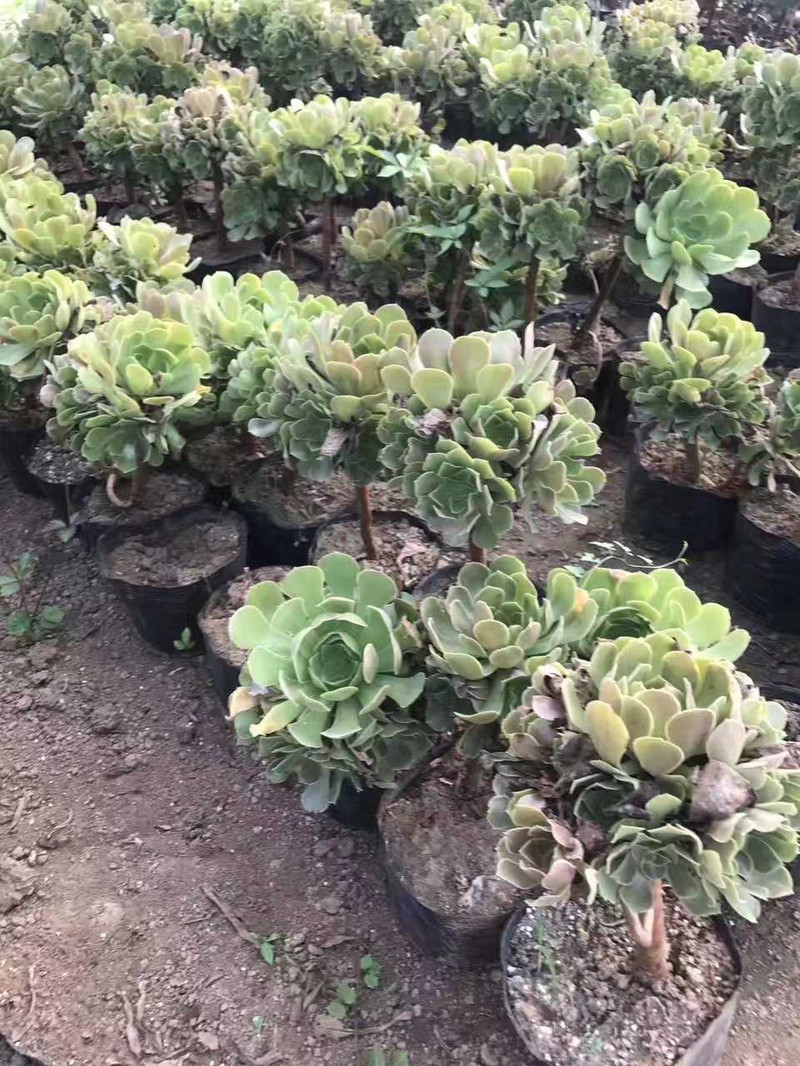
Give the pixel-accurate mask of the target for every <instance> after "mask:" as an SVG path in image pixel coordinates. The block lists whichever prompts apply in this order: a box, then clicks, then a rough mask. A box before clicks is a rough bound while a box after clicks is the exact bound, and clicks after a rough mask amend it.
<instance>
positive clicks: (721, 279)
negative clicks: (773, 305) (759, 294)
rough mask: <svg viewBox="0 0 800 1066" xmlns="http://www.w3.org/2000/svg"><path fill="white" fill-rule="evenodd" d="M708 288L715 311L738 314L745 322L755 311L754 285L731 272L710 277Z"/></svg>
mask: <svg viewBox="0 0 800 1066" xmlns="http://www.w3.org/2000/svg"><path fill="white" fill-rule="evenodd" d="M708 288H709V291H710V293H711V297H712V306H713V307H714V310H715V311H723V312H725V313H727V314H731V315H738V317H739V318H741V319H743V320H744V321H745V322H749V321H750V316H751V315H752V313H753V293H754V292H755V286H754V285H748V284H747V283H746V282H744V281H739V280H737V279H736V278H735V277H731V276H730V274H715V275H713V276H712V277H710V278H709V279H708Z"/></svg>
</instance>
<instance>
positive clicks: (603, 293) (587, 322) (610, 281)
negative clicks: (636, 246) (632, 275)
mask: <svg viewBox="0 0 800 1066" xmlns="http://www.w3.org/2000/svg"><path fill="white" fill-rule="evenodd" d="M621 270H622V252H617V254H616V255H615V256H614V258H613V259H612V260H611V262H610V263H609V264H608V270H606V273H605V277H604V278H603V284H602V285H601V286H600V291H599V292H598V294H597V296H595V298H594V302H593V303H592V306H591V307H590V308H589V310H588V312H587V314H586V318H585V319H584V320H583V325H582V326H581V328H580V329H579V330H578V333H579V334H582V335H584V336H585V335H586V334H587V333H591V331H592V330H593V329H594V327H595V326H596V324H597V320H598V318H599V317H600V312H601V311H602V310H603V307H604V306H605V303H606V300H607V299H608V298H609V296H610V295H611V293H612V292H613V291H614V286H615V285H616V284H617V279H618V278H619V275H620V271H621Z"/></svg>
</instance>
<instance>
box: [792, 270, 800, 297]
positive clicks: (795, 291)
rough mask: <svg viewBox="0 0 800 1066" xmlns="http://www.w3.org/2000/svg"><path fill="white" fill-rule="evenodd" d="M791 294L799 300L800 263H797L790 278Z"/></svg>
mask: <svg viewBox="0 0 800 1066" xmlns="http://www.w3.org/2000/svg"><path fill="white" fill-rule="evenodd" d="M792 295H793V296H794V297H795V299H796V300H797V301H798V302H800V263H798V265H797V270H795V272H794V277H793V278H792Z"/></svg>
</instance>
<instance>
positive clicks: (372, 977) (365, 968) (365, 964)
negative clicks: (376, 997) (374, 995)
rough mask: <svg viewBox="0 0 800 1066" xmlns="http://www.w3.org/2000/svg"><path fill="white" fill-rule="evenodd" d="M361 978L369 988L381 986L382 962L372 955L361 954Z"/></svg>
mask: <svg viewBox="0 0 800 1066" xmlns="http://www.w3.org/2000/svg"><path fill="white" fill-rule="evenodd" d="M361 980H362V981H363V982H364V984H365V985H366V987H367V988H379V987H380V983H381V964H380V963H379V962H378V960H377V959H375V958H373V956H372V955H362V956H361Z"/></svg>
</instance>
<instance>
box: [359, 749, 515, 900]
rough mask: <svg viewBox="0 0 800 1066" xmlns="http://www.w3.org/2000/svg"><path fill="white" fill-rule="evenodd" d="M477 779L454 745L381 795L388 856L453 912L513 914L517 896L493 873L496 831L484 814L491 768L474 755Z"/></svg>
mask: <svg viewBox="0 0 800 1066" xmlns="http://www.w3.org/2000/svg"><path fill="white" fill-rule="evenodd" d="M473 770H475V771H477V772H476V773H475V775H474V779H473V780H470V781H467V777H469V776H470V772H469V771H468V770H467V766H466V764H465V760H464V759H463V758H462V757H460V756H459V755H458V754H457V753H455V751H454V750H452V749H451V751H450V752H448V753H447V754H445V755H444V756H443V757H442V759H441V760H436V761H435V762H434V763H432V764H431V766H430V767H429V768H426V769H425V770H424V771H423V772H422V773H420V774H419V775H418V776H417V777H416V778H415V779H413V780H412V782H411V783H410V784H409V785H408V786H407V787H406V788H405V790H404V791H403V792H402V793H401V794H400V795H399V796H398V797H397V798H396V799H394V800H392V801H391V802H389V803H386V802H385V803H384V804H383V805H382V807H381V812H380V829H381V835H382V837H383V842H384V847H385V849H386V861H387V863H388V865H389V866H390V868H391V869H392V870H393V872H394V873H395V875H396V876H397V877H398V878H399V880H400V882H401V883H402V884H403V886H404V887H405V888H406V889H407V890H408V891H409V892H411V893H413V895H415V896H416V897H417V899H418V900H419V901H420V902H421V903H422V904H424V906H426V907H428V908H430V909H431V910H432V911H435V912H437V913H438V914H441V915H446V916H448V917H451V918H459V917H462V918H463V917H466V916H469V917H474V918H479V917H480V918H487V919H490V918H495V917H501V916H502V915H504V914H510V913H511V911H512V910H513V909H514V907H515V905H516V904H517V903H518V902H519V901H520V899H521V897H520V894H519V893H518V892H516V891H515V889H513V888H512V886H511V885H509V884H508V883H507V882H506V881H502V880H501V879H500V878H499V877H497V876H495V868H496V865H497V860H496V856H495V849H496V847H497V840H498V834H497V832H496V831H495V830H494V829H492V828H491V826H490V825H489V823H488V821H487V820H486V810H487V806H488V803H489V799H490V797H491V795H492V784H491V775H490V773H489V772H488V771H486V770H483V769H481V768H480V767H479V766H478V764H477V762H475V763H474V766H473Z"/></svg>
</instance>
